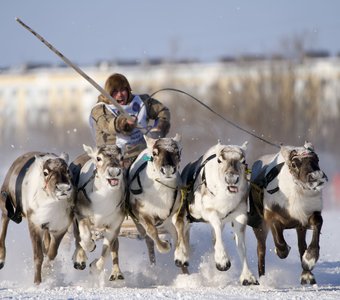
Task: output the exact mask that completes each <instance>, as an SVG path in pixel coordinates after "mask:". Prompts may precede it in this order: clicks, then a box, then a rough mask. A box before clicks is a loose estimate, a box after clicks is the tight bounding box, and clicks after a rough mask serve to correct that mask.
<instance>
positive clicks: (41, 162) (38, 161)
mask: <svg viewBox="0 0 340 300" xmlns="http://www.w3.org/2000/svg"><path fill="white" fill-rule="evenodd" d="M34 158H35V163H36V164H37V165H38V167H39V168H40V169H41V170H42V168H43V167H44V159H43V158H42V157H41V156H38V155H35V156H34Z"/></svg>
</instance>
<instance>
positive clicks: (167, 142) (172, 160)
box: [144, 134, 181, 180]
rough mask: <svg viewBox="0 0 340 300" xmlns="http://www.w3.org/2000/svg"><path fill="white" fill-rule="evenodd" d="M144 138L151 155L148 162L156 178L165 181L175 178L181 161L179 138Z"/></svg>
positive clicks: (178, 136)
mask: <svg viewBox="0 0 340 300" xmlns="http://www.w3.org/2000/svg"><path fill="white" fill-rule="evenodd" d="M144 138H145V141H146V144H147V148H148V150H149V153H150V154H151V156H150V160H151V161H152V164H153V166H154V171H155V172H156V173H157V174H158V176H159V177H160V178H163V179H165V180H170V179H174V178H177V175H178V170H179V163H180V159H181V148H180V141H181V136H180V135H179V134H176V136H175V137H174V138H160V139H152V138H150V137H147V136H144Z"/></svg>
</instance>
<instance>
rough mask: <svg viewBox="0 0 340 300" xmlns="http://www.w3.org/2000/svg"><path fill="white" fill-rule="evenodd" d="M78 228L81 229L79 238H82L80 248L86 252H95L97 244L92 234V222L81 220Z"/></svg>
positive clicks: (85, 219)
mask: <svg viewBox="0 0 340 300" xmlns="http://www.w3.org/2000/svg"><path fill="white" fill-rule="evenodd" d="M78 225H79V226H78V228H79V236H80V242H79V244H80V246H81V247H82V248H83V249H84V250H85V251H90V252H92V251H94V249H96V243H95V242H94V240H93V239H92V234H91V230H90V228H91V225H90V221H89V220H88V219H87V218H83V219H81V220H79V223H78Z"/></svg>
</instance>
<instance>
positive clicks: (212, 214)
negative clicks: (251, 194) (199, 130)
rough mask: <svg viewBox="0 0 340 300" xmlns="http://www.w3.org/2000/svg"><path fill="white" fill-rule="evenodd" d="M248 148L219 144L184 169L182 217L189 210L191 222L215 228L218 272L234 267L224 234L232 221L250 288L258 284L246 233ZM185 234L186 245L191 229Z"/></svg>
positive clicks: (243, 276)
mask: <svg viewBox="0 0 340 300" xmlns="http://www.w3.org/2000/svg"><path fill="white" fill-rule="evenodd" d="M246 145H247V142H246V143H244V144H243V145H242V146H241V147H240V146H234V145H222V144H220V143H218V144H217V145H215V146H213V147H211V148H210V149H209V150H208V151H207V152H206V153H205V154H204V155H203V156H201V158H200V159H198V160H197V161H195V162H192V163H189V164H188V165H186V166H185V168H184V169H183V172H182V174H181V175H182V180H183V184H184V185H186V186H187V189H188V192H187V197H186V201H185V206H183V208H182V210H181V211H182V212H181V214H183V210H186V213H187V217H188V219H189V220H190V221H191V222H206V223H209V224H210V225H211V226H212V229H213V233H214V249H215V263H216V268H217V269H218V270H219V271H227V270H228V269H229V268H230V266H231V262H230V258H229V256H228V253H227V252H226V251H225V249H224V245H223V240H222V232H223V228H224V226H225V224H226V223H227V222H232V225H233V228H234V232H235V241H236V245H237V249H238V254H239V257H240V260H241V263H242V272H241V276H240V281H241V283H242V284H243V285H251V284H258V282H257V280H256V279H255V277H254V276H253V274H252V273H251V271H250V270H249V267H248V263H247V258H246V246H245V230H246V225H247V197H248V183H247V179H246V162H245V151H246ZM182 228H185V226H183V227H182ZM182 234H183V235H184V238H185V240H186V242H185V245H187V244H188V239H189V230H188V232H186V231H184V232H183V233H182ZM186 253H189V251H186ZM181 259H182V260H181V261H179V262H178V264H180V265H184V264H188V260H189V257H188V256H187V255H185V254H184V253H183V255H182V257H181Z"/></svg>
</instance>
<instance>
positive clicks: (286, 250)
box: [275, 245, 291, 259]
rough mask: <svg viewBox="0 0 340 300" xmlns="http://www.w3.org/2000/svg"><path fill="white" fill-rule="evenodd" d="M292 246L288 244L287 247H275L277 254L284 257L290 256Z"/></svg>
mask: <svg viewBox="0 0 340 300" xmlns="http://www.w3.org/2000/svg"><path fill="white" fill-rule="evenodd" d="M290 248H291V247H290V246H288V245H286V247H284V249H279V248H277V247H275V253H276V255H277V256H278V257H279V258H281V259H284V258H286V257H287V256H288V254H289V252H290Z"/></svg>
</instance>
